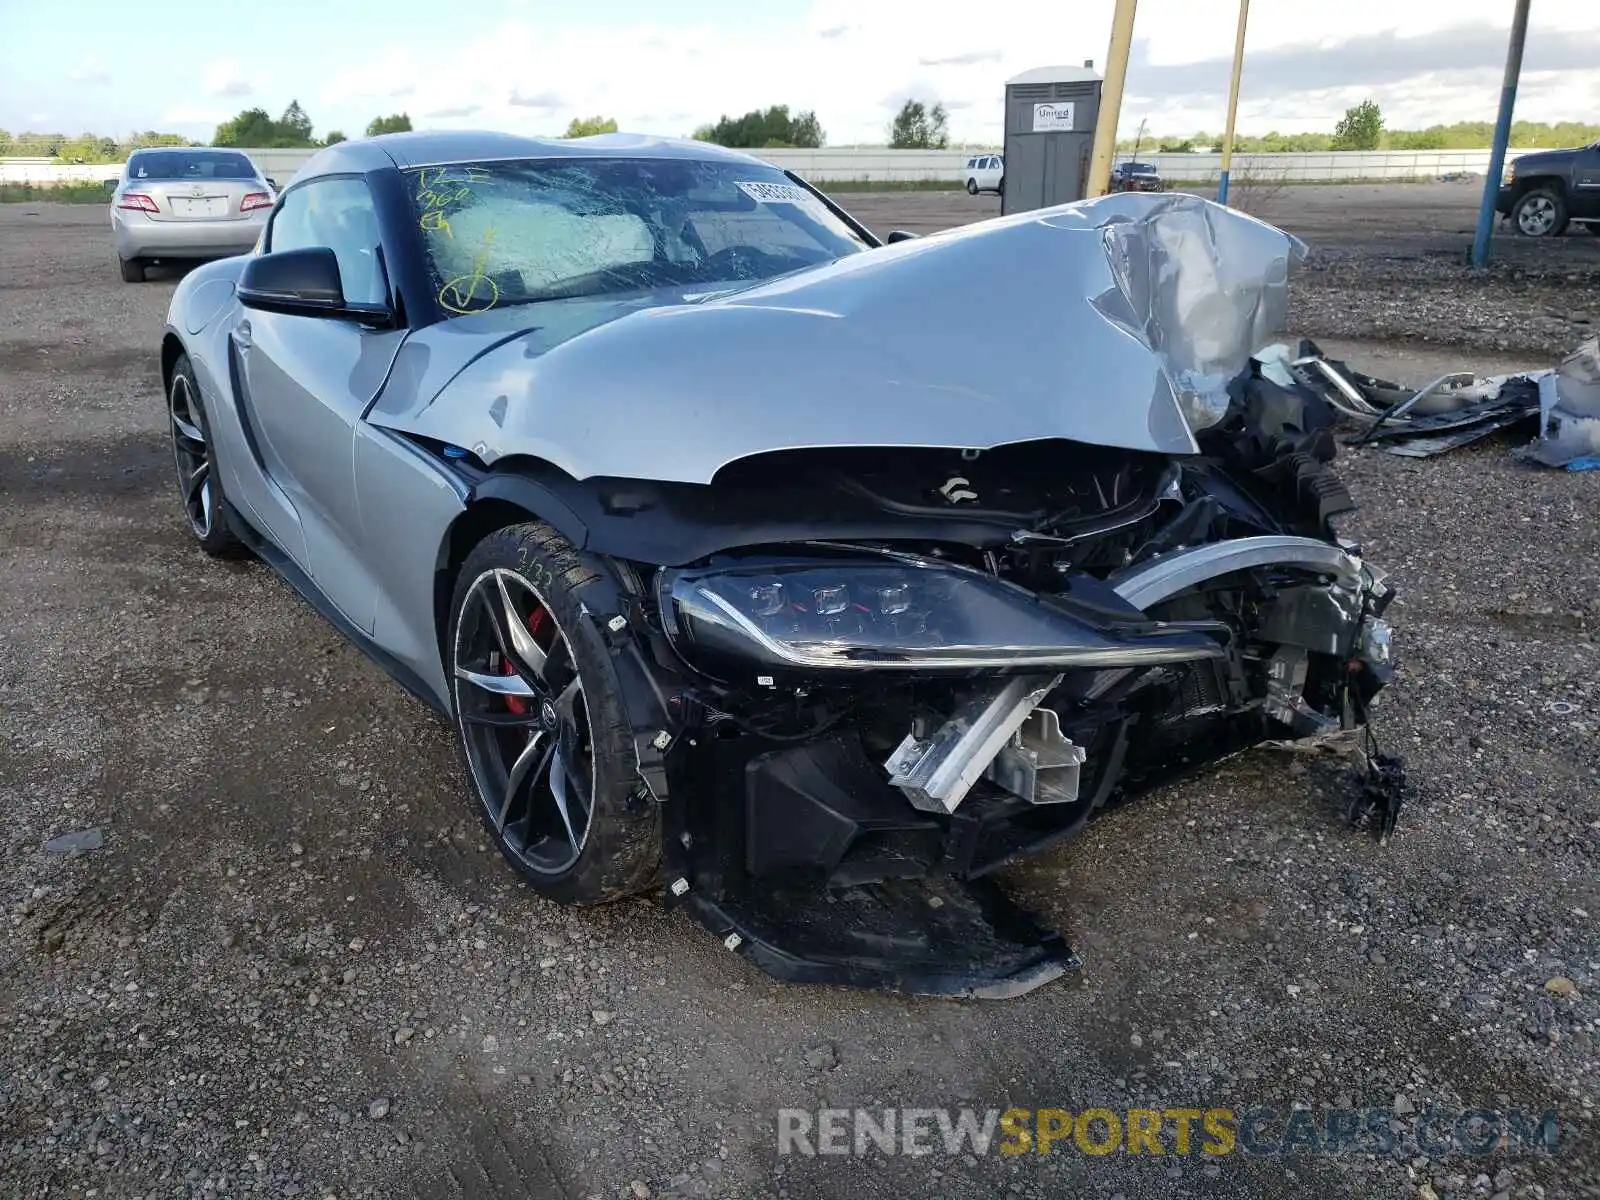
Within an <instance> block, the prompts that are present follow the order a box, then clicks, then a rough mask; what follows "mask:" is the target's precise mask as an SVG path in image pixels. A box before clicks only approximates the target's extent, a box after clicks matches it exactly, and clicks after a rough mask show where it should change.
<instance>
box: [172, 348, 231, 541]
mask: <svg viewBox="0 0 1600 1200" xmlns="http://www.w3.org/2000/svg"><path fill="white" fill-rule="evenodd" d="M167 424H168V427H169V432H170V434H171V436H172V457H173V465H174V466H175V467H176V468H177V473H178V500H179V503H181V504H182V505H183V514H184V517H185V518H186V519H187V520H188V522H189V532H190V533H192V534H194V538H195V541H196V542H197V543H198V544H199V546H200V549H201V550H203V551H205V553H207V554H209V555H211V557H213V558H242V557H244V556H245V555H246V554H248V553H249V551H248V549H247V548H246V546H245V544H244V543H243V542H241V541H240V540H239V537H238V535H237V534H236V533H234V531H233V530H234V525H235V523H236V522H237V521H238V519H239V518H238V516H237V514H236V513H235V512H234V508H233V505H231V504H229V503H228V498H227V497H226V496H225V495H223V492H222V480H221V479H219V478H218V477H217V463H216V456H215V451H214V449H213V447H212V444H211V425H210V423H209V422H208V421H207V420H206V412H205V406H204V404H203V403H202V402H201V400H200V385H199V383H198V382H197V381H196V380H195V376H194V367H193V366H192V365H191V364H190V362H189V356H188V355H187V354H180V355H179V356H178V361H177V362H175V363H173V365H172V379H171V381H170V382H169V383H168V384H167Z"/></svg>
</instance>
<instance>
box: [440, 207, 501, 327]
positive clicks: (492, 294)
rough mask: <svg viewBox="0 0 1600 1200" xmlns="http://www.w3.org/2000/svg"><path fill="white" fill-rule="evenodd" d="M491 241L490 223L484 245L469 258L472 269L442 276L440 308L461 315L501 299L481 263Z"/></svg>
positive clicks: (492, 228) (485, 234)
mask: <svg viewBox="0 0 1600 1200" xmlns="http://www.w3.org/2000/svg"><path fill="white" fill-rule="evenodd" d="M493 241H494V226H493V225H491V226H489V228H488V229H487V230H486V231H485V232H484V235H483V248H482V249H481V250H479V251H478V255H477V257H476V258H474V259H473V260H472V270H471V271H468V272H467V273H466V274H464V275H457V276H455V278H453V279H447V280H445V283H444V286H443V287H441V288H440V289H439V304H440V306H441V307H442V308H446V309H448V310H449V311H451V312H453V313H460V314H462V315H463V316H464V315H466V314H467V313H475V312H482V311H483V310H484V309H486V308H493V307H494V306H495V305H496V304H498V303H500V287H499V285H498V284H496V283H495V281H494V279H493V278H492V277H491V276H489V275H488V274H487V273H486V272H485V271H484V265H485V264H486V263H487V262H488V261H489V246H490V244H491V243H492V242H493Z"/></svg>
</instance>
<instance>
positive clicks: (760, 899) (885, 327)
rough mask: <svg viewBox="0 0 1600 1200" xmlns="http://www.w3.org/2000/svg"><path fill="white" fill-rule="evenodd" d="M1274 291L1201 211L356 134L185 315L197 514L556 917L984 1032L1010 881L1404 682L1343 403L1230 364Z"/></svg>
mask: <svg viewBox="0 0 1600 1200" xmlns="http://www.w3.org/2000/svg"><path fill="white" fill-rule="evenodd" d="M1303 254H1304V247H1303V246H1301V245H1300V243H1298V242H1297V241H1295V240H1294V239H1293V238H1292V237H1290V236H1289V235H1287V234H1285V233H1283V232H1282V231H1280V230H1277V229H1274V228H1272V227H1271V226H1268V225H1265V224H1263V223H1261V222H1259V221H1256V220H1254V219H1252V218H1250V217H1248V216H1244V215H1242V214H1240V213H1237V212H1234V211H1231V210H1229V209H1226V208H1222V207H1218V206H1216V205H1214V204H1211V203H1209V202H1207V201H1205V200H1202V199H1199V198H1197V197H1193V196H1184V195H1172V194H1133V193H1129V194H1120V195H1113V196H1108V197H1104V198H1101V199H1096V200H1092V201H1087V202H1083V203H1079V204H1071V205H1065V206H1062V207H1057V208H1051V209H1045V210H1042V211H1037V212H1029V213H1023V214H1019V215H1015V216H1010V217H1004V218H999V219H995V220H988V221H983V222H980V223H978V224H975V225H971V226H968V227H965V228H962V229H957V230H953V231H951V232H948V233H943V234H939V235H936V236H931V237H924V238H918V237H910V236H906V235H897V234H891V235H890V236H889V237H888V238H887V239H883V240H880V239H879V238H878V237H877V236H875V235H874V234H873V233H872V232H870V231H869V230H868V229H866V228H865V227H863V226H862V225H861V224H860V223H859V222H858V221H856V220H854V219H853V218H852V217H851V216H850V215H849V214H848V213H846V212H845V211H843V210H842V209H841V208H840V207H839V206H838V205H837V204H836V203H835V202H834V201H833V200H831V199H829V198H828V197H827V196H825V195H823V194H821V193H820V192H819V191H817V190H816V189H815V188H813V187H811V186H810V185H809V184H807V183H806V182H805V181H804V180H802V179H800V178H798V177H797V176H795V175H793V174H790V173H787V172H784V171H781V170H779V169H777V168H775V167H773V166H771V165H768V164H766V163H764V162H761V161H759V160H757V159H755V158H752V157H749V156H747V155H744V154H739V153H736V152H733V151H728V150H723V149H720V148H718V147H715V146H711V145H707V144H704V143H698V142H681V141H674V140H661V139H654V138H643V137H635V136H629V135H606V136H601V137H594V138H583V139H577V140H573V141H566V140H562V141H533V140H526V139H521V138H513V137H507V136H503V135H497V134H476V133H451V134H398V135H391V136H386V137H378V138H372V139H367V140H362V141H354V142H344V143H341V144H339V145H336V146H331V147H329V148H327V149H325V150H322V151H320V152H319V153H318V154H317V155H316V156H315V157H314V158H312V159H311V160H310V162H309V163H308V164H307V165H306V166H305V167H304V168H303V169H302V170H301V171H300V172H299V174H298V175H296V176H295V178H294V179H293V180H292V181H291V182H290V183H289V185H288V186H287V187H285V188H284V189H283V192H282V194H281V195H280V196H279V197H278V199H277V201H276V204H275V205H274V208H273V211H272V213H271V217H270V221H269V223H268V225H267V227H266V230H265V232H264V234H263V236H262V238H261V240H260V243H259V244H258V246H257V247H256V249H255V250H254V251H253V252H252V253H250V254H248V255H245V256H242V257H238V258H230V259H226V260H223V261H221V262H216V263H212V264H208V265H206V266H203V267H201V268H199V269H197V270H195V271H194V272H192V273H191V274H190V275H188V276H187V277H186V278H185V279H184V280H183V281H182V283H181V284H180V285H179V286H178V289H177V292H176V294H175V295H174V297H173V300H172V305H171V310H170V313H169V316H168V320H167V326H166V332H165V336H164V339H163V343H162V348H161V369H162V378H163V379H164V381H165V388H166V400H167V405H168V409H169V413H170V417H171V436H172V448H173V454H174V457H175V460H176V465H177V478H178V494H179V498H180V500H181V503H182V508H183V513H184V516H185V519H186V521H187V524H188V527H189V529H190V530H191V531H192V534H193V536H194V538H195V539H196V540H197V541H198V543H199V545H200V547H201V548H202V549H203V550H204V551H205V552H206V553H209V554H213V555H230V554H254V555H255V556H257V557H259V558H260V559H262V560H264V561H265V562H266V563H268V564H269V565H270V566H271V567H272V568H274V569H275V570H276V571H277V572H278V573H280V574H281V575H282V576H283V578H284V579H286V580H287V581H288V582H289V583H290V584H291V585H292V586H293V587H294V588H295V589H297V590H298V591H299V592H300V594H302V595H303V596H304V597H305V598H306V599H307V600H308V601H310V602H311V603H312V604H313V605H315V606H316V608H317V609H318V610H319V611H320V612H321V613H322V615H323V616H324V617H325V618H326V619H327V620H328V621H329V622H331V623H332V624H334V625H335V626H337V627H338V628H339V629H340V630H341V631H342V632H343V633H344V634H345V635H346V636H347V637H348V638H349V639H350V640H351V641H352V642H353V643H354V644H355V645H356V646H358V647H360V648H361V649H362V650H363V651H365V652H366V653H367V654H368V655H370V656H371V657H372V658H373V659H374V660H376V661H377V662H378V663H379V664H380V665H381V666H382V667H383V668H384V669H385V670H386V671H387V672H388V673H389V674H390V675H392V676H393V677H394V678H395V679H396V680H397V681H398V682H400V683H401V684H403V685H405V686H406V687H407V688H409V689H410V690H411V691H412V692H413V693H414V694H415V695H416V696H417V697H419V698H420V699H421V700H423V701H424V702H426V703H427V704H429V705H431V706H432V707H433V708H434V709H436V710H437V712H438V713H439V714H440V716H441V717H443V718H444V719H446V720H448V721H449V722H450V723H451V725H452V726H453V727H454V729H455V732H456V734H457V738H458V741H459V745H460V751H461V756H462V760H463V763H464V767H465V774H466V776H467V778H468V780H469V781H470V787H471V792H472V795H473V803H474V804H475V805H476V807H477V809H478V811H479V812H480V813H481V815H482V818H483V820H484V822H485V824H486V825H487V827H488V829H489V831H490V832H491V833H492V835H493V837H494V840H495V841H496V843H497V844H498V845H499V847H500V848H501V850H502V851H503V852H504V853H505V856H506V858H507V859H508V860H509V861H510V862H511V864H512V865H513V866H514V867H515V868H516V869H517V870H518V871H519V872H520V873H521V874H522V876H523V877H524V878H526V879H527V881H528V882H529V883H530V884H531V885H532V886H533V887H535V888H536V889H538V890H539V891H540V892H542V893H543V894H545V895H547V896H550V897H552V898H554V899H557V900H559V901H562V902H566V903H573V904H593V903H598V902H602V901H606V900H611V899H614V898H617V897H621V896H627V895H631V894H638V893H654V894H656V895H658V896H659V897H660V898H661V899H662V900H663V902H665V903H668V904H680V905H683V906H685V907H686V908H687V909H688V910H689V911H690V912H691V913H693V915H694V916H696V917H697V918H698V919H699V920H700V921H702V922H703V923H704V924H705V925H707V926H708V927H709V928H710V929H711V930H712V931H713V932H714V933H715V935H716V936H717V937H718V938H720V939H722V940H723V941H724V943H725V944H726V945H727V946H728V947H729V948H730V949H731V950H734V951H736V952H737V953H739V954H742V955H746V956H748V957H749V958H750V959H751V960H752V961H754V962H755V963H757V964H758V965H759V966H760V967H762V968H764V969H765V970H767V971H770V972H772V973H773V974H775V975H777V976H780V977H782V978H786V979H793V980H809V981H827V982H837V983H847V984H857V985H866V986H877V987H888V988H895V989H901V990H906V991H913V992H919V993H927V994H943V995H984V996H1003V995H1010V994H1015V993H1017V992H1020V991H1025V990H1027V989H1028V988H1030V987H1033V986H1037V985H1038V984H1039V983H1041V982H1044V981H1046V980H1048V979H1052V978H1055V977H1057V976H1059V975H1061V974H1062V973H1063V972H1065V971H1068V970H1070V969H1071V968H1072V967H1073V966H1074V965H1075V964H1076V959H1075V957H1074V955H1073V953H1072V951H1071V950H1070V948H1069V947H1068V946H1067V945H1066V943H1065V941H1064V939H1063V938H1062V937H1061V936H1060V935H1059V934H1056V933H1054V932H1052V931H1050V930H1049V929H1047V928H1044V927H1042V925H1041V924H1040V923H1038V922H1037V921H1036V920H1035V919H1034V918H1033V917H1032V916H1030V915H1029V914H1028V913H1026V912H1024V911H1022V910H1021V909H1020V908H1019V907H1017V906H1015V905H1014V904H1013V903H1012V902H1011V901H1010V900H1009V899H1008V898H1007V896H1006V894H1005V892H1004V891H1003V890H1002V889H1001V888H1000V887H999V886H998V884H997V883H996V881H995V875H994V873H995V872H996V871H997V869H998V868H1000V867H1002V866H1004V865H1005V864H1007V863H1010V862H1013V861H1014V860H1016V859H1017V858H1018V857H1019V856H1022V855H1027V854H1030V853H1032V852H1035V851H1037V850H1039V849H1040V848H1041V847H1044V846H1046V845H1049V844H1051V843H1053V842H1056V841H1058V840H1059V839H1061V838H1064V837H1066V836H1068V835H1070V834H1072V833H1073V832H1075V831H1076V830H1078V829H1080V828H1081V827H1082V826H1083V825H1084V823H1085V822H1086V821H1087V820H1089V819H1090V818H1091V817H1092V816H1094V815H1095V814H1096V813H1097V812H1099V811H1101V810H1103V809H1104V808H1105V807H1106V806H1107V805H1108V804H1111V803H1113V802H1115V801H1118V800H1120V799H1122V798H1125V797H1128V796H1132V795H1135V794H1136V793H1138V792H1139V791H1140V790H1142V789H1146V788H1148V787H1150V786H1151V785H1153V784H1155V783H1158V782H1161V781H1163V780H1167V779H1171V778H1172V777H1174V776H1175V775H1177V774H1179V773H1182V772H1186V771H1191V770H1194V769H1196V768H1198V767H1204V766H1206V765H1208V764H1210V763H1214V762H1216V761H1217V760H1219V759H1221V758H1223V757H1225V756H1228V755H1230V754H1233V753H1235V752H1237V751H1239V750H1242V749H1244V748H1247V747H1250V746H1252V745H1256V744H1259V743H1261V742H1264V741H1269V740H1273V741H1276V740H1283V739H1295V738H1306V737H1319V736H1322V735H1324V734H1327V733H1329V732H1330V731H1337V730H1341V729H1343V730H1347V731H1348V730H1359V729H1361V728H1362V727H1363V726H1365V725H1366V721H1367V713H1368V709H1369V706H1370V704H1371V702H1372V700H1373V698H1374V697H1375V695H1376V694H1377V693H1378V691H1379V689H1380V688H1382V687H1383V686H1384V684H1385V683H1386V682H1387V681H1388V679H1389V677H1390V674H1391V672H1392V669H1393V664H1392V662H1391V650H1390V638H1389V629H1388V626H1387V625H1386V623H1385V622H1384V620H1383V617H1382V613H1383V611H1384V608H1385V606H1386V605H1387V604H1388V602H1389V600H1390V597H1391V590H1390V588H1389V587H1388V585H1386V584H1385V582H1384V580H1383V577H1382V575H1381V573H1380V572H1379V571H1378V570H1376V569H1375V568H1374V567H1372V566H1371V565H1369V564H1368V563H1366V562H1365V561H1364V559H1363V557H1362V554H1361V551H1360V549H1359V547H1357V546H1355V545H1352V544H1350V543H1349V542H1348V541H1346V540H1343V539H1341V538H1340V537H1339V536H1338V534H1337V533H1336V531H1335V528H1334V524H1333V522H1334V521H1335V519H1336V518H1337V517H1339V516H1340V514H1342V513H1345V512H1348V511H1349V510H1350V509H1351V508H1352V507H1353V505H1352V503H1351V500H1350V496H1349V494H1348V492H1347V491H1346V489H1345V488H1344V486H1343V485H1342V484H1341V482H1340V480H1339V478H1338V476H1337V475H1336V474H1335V473H1334V470H1333V468H1332V465H1331V463H1332V459H1333V457H1334V452H1335V451H1334V441H1333V435H1332V425H1333V419H1334V413H1333V411H1332V410H1331V409H1330V408H1329V407H1328V405H1327V404H1326V402H1325V401H1324V400H1323V399H1322V398H1321V396H1320V394H1319V393H1318V392H1317V390H1316V389H1315V388H1314V387H1310V386H1306V384H1305V382H1304V381H1301V380H1298V379H1296V378H1294V377H1293V376H1292V375H1288V374H1285V373H1284V372H1283V370H1282V369H1281V364H1279V365H1278V366H1275V367H1274V368H1273V369H1270V370H1268V369H1264V368H1263V364H1262V362H1260V361H1256V360H1253V359H1252V357H1251V353H1252V350H1253V349H1254V348H1257V347H1260V346H1262V345H1263V344H1265V343H1266V342H1267V341H1268V340H1269V337H1270V334H1271V333H1272V332H1273V331H1274V330H1275V329H1277V328H1278V327H1279V326H1280V325H1281V324H1282V322H1283V318H1284V317H1285V311H1284V310H1285V307H1286V303H1287V300H1286V296H1287V279H1288V274H1289V271H1290V269H1291V268H1292V267H1293V266H1294V265H1295V263H1296V262H1297V261H1298V260H1299V258H1300V257H1301V256H1302V255H1303ZM1397 770H1398V767H1397V764H1396V763H1395V762H1394V760H1390V759H1386V758H1384V757H1383V756H1381V755H1374V756H1373V758H1372V761H1371V762H1370V763H1369V774H1368V778H1367V780H1366V782H1365V784H1363V785H1362V786H1361V787H1360V788H1358V789H1353V790H1356V791H1358V792H1359V793H1360V795H1358V797H1357V800H1356V802H1355V803H1354V805H1353V812H1354V813H1355V814H1356V816H1357V818H1358V820H1359V821H1361V822H1364V823H1367V824H1369V825H1372V824H1374V823H1375V824H1376V826H1378V827H1380V828H1381V829H1385V830H1386V828H1387V826H1388V825H1389V824H1392V820H1393V813H1394V809H1395V807H1396V804H1395V802H1394V800H1393V796H1394V795H1395V794H1396V787H1397V786H1399V785H1396V781H1395V774H1396V772H1397ZM441 782H442V781H441ZM1362 797H1365V799H1363V798H1362Z"/></svg>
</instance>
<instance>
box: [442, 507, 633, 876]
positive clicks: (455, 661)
mask: <svg viewBox="0 0 1600 1200" xmlns="http://www.w3.org/2000/svg"><path fill="white" fill-rule="evenodd" d="M598 578H599V576H598V575H597V574H596V573H595V572H594V571H593V570H591V569H590V568H589V567H588V566H587V565H585V563H584V562H583V561H582V560H581V559H580V558H579V557H578V554H577V552H576V551H575V550H574V549H573V547H572V546H571V544H570V543H568V542H567V541H566V540H565V539H564V538H562V537H561V536H560V535H559V534H557V533H556V532H555V531H554V530H552V529H551V528H550V527H549V526H547V525H544V524H542V523H538V522H530V523H527V524H521V525H512V526H508V527H507V528H504V529H501V530H499V531H497V532H495V533H492V534H490V535H489V536H488V537H486V538H485V539H484V540H483V541H482V542H480V543H479V544H478V545H477V547H476V548H475V549H474V550H473V551H472V553H471V554H470V555H468V556H467V561H466V562H465V563H464V564H463V565H462V568H461V572H460V574H459V576H458V577H457V579H456V586H455V594H454V597H453V599H452V602H451V607H450V626H449V639H448V647H447V653H448V655H449V659H448V666H449V668H450V675H451V699H452V708H453V709H454V716H455V723H456V733H457V746H458V749H459V751H460V753H461V757H462V762H463V765H464V766H465V768H466V772H467V776H468V779H469V780H470V781H471V784H472V787H473V791H474V792H475V793H476V795H477V807H478V812H479V815H480V816H481V817H482V819H483V822H484V824H485V826H486V827H487V828H488V830H489V834H490V836H491V837H492V838H493V839H494V842H495V844H496V845H497V846H499V848H500V851H501V853H502V854H504V855H505V856H506V858H507V859H509V860H510V862H511V864H512V865H513V866H514V867H515V868H516V869H517V871H518V872H519V873H520V874H521V875H522V876H523V878H524V879H526V880H527V881H528V882H529V883H530V884H532V885H533V887H534V888H535V890H537V891H539V892H541V893H542V894H544V895H545V896H548V897H549V898H550V899H552V900H556V901H558V902H560V903H563V904H585V905H586V904H601V903H604V902H606V901H609V900H616V899H619V898H621V897H623V896H628V895H631V894H634V893H637V892H640V891H643V890H644V889H646V888H648V887H649V886H650V885H651V884H652V883H653V882H655V879H656V875H657V873H658V870H659V864H660V858H661V815H660V809H659V808H658V807H657V804H656V801H655V800H654V799H653V798H652V797H651V796H650V793H649V791H648V789H646V787H645V786H644V784H643V782H642V781H641V780H640V779H639V776H638V771H637V767H636V762H635V755H634V748H633V738H632V734H631V732H630V729H629V725H628V722H627V720H626V718H625V716H624V713H623V708H622V701H621V696H620V687H619V684H618V681H617V675H616V671H615V670H614V669H613V667H612V665H611V659H610V654H609V652H608V650H607V649H606V647H605V645H604V643H603V642H602V641H601V639H600V637H599V634H598V633H597V632H596V631H595V630H594V629H593V628H592V626H590V624H589V622H588V619H587V617H585V616H584V614H583V597H584V595H585V594H586V592H588V591H590V590H591V589H592V587H593V585H594V584H595V582H596V581H597V580H598Z"/></svg>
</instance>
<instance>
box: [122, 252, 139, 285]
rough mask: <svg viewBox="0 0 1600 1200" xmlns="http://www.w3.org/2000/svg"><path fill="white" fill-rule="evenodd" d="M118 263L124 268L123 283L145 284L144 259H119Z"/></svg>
mask: <svg viewBox="0 0 1600 1200" xmlns="http://www.w3.org/2000/svg"><path fill="white" fill-rule="evenodd" d="M117 263H118V265H119V266H121V268H122V282H123V283H143V282H144V259H142V258H119V259H118V260H117Z"/></svg>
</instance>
